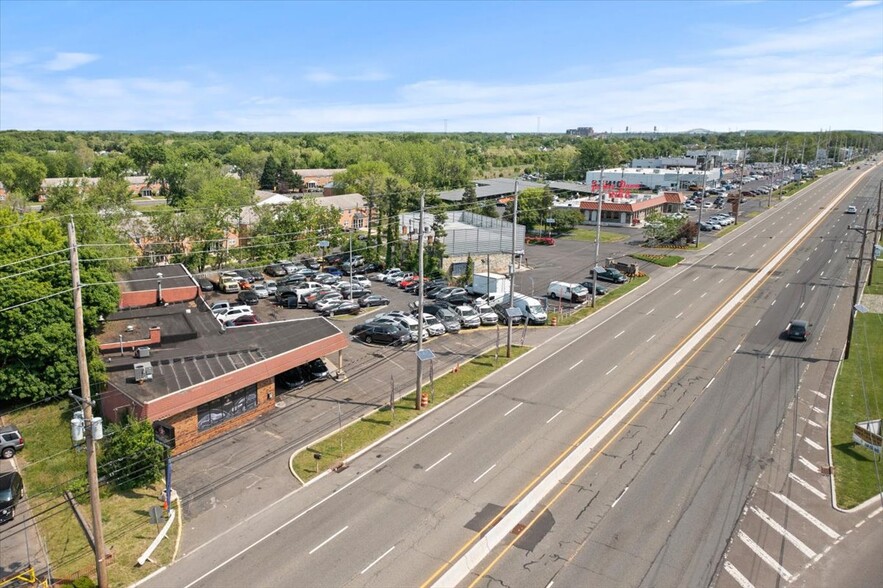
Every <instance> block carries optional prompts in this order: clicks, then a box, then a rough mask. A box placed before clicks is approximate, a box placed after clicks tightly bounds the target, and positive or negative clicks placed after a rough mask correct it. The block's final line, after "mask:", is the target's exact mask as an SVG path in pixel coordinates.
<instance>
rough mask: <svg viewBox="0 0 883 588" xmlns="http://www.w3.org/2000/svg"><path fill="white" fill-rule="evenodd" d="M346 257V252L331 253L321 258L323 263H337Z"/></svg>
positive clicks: (347, 257) (347, 255)
mask: <svg viewBox="0 0 883 588" xmlns="http://www.w3.org/2000/svg"><path fill="white" fill-rule="evenodd" d="M347 259H349V254H348V253H332V254H331V255H326V256H325V257H324V258H323V259H322V260H323V261H324V262H325V265H338V264H340V263H343V262H344V261H346V260H347Z"/></svg>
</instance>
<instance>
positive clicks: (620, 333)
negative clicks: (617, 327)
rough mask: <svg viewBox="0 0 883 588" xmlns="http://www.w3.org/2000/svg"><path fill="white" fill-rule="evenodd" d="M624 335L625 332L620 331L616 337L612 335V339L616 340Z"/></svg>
mask: <svg viewBox="0 0 883 588" xmlns="http://www.w3.org/2000/svg"><path fill="white" fill-rule="evenodd" d="M624 333H625V331H620V332H618V333H617V334H616V335H614V336H613V338H614V339H616V338H617V337H619V336H620V335H622V334H624Z"/></svg>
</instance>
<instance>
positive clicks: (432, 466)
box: [426, 453, 451, 472]
mask: <svg viewBox="0 0 883 588" xmlns="http://www.w3.org/2000/svg"><path fill="white" fill-rule="evenodd" d="M449 457H451V454H450V453H448V454H447V455H446V456H444V457H443V458H441V459H440V460H438V461H437V462H435V463H434V464H432V465H431V466H429V467H428V468H426V471H427V472H428V471H429V470H431V469H432V468H434V467H435V466H437V465H438V464H440V463H441V462H443V461H444V460H446V459H448V458H449Z"/></svg>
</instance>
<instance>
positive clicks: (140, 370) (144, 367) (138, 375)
mask: <svg viewBox="0 0 883 588" xmlns="http://www.w3.org/2000/svg"><path fill="white" fill-rule="evenodd" d="M134 368H135V382H136V383H138V384H140V383H141V382H150V381H151V380H153V365H152V364H151V363H150V362H146V363H136V364H135V365H134Z"/></svg>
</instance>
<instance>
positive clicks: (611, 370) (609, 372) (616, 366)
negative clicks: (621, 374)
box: [604, 364, 619, 376]
mask: <svg viewBox="0 0 883 588" xmlns="http://www.w3.org/2000/svg"><path fill="white" fill-rule="evenodd" d="M618 367H619V365H618V364H617V365H615V366H613V367H612V368H610V369H609V370H607V373H606V374H604V375H605V376H609V375H610V374H612V373H613V370H615V369H616V368H618Z"/></svg>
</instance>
